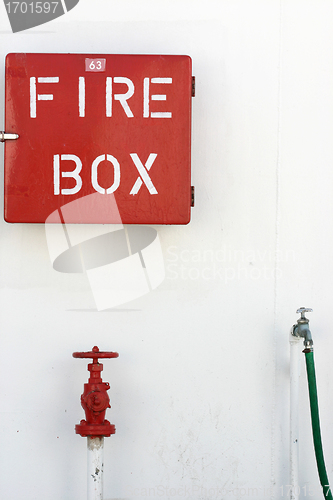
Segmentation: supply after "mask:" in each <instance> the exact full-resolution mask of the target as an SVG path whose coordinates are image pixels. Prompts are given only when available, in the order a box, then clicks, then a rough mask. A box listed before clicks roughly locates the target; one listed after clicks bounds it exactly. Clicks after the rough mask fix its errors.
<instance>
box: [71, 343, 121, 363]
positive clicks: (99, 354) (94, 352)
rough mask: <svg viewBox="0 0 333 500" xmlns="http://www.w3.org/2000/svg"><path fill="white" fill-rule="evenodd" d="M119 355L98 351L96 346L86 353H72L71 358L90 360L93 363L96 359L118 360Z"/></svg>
mask: <svg viewBox="0 0 333 500" xmlns="http://www.w3.org/2000/svg"><path fill="white" fill-rule="evenodd" d="M118 356H119V354H118V353H117V352H112V351H100V350H99V348H98V347H97V345H95V347H93V348H92V350H91V351H87V352H73V358H92V359H93V360H94V362H96V361H97V360H98V358H118Z"/></svg>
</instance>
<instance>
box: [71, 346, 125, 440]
mask: <svg viewBox="0 0 333 500" xmlns="http://www.w3.org/2000/svg"><path fill="white" fill-rule="evenodd" d="M118 356H119V354H118V353H117V352H106V351H100V350H99V349H98V347H97V346H95V347H93V348H92V351H90V352H73V358H92V359H93V362H92V363H90V364H88V370H89V371H90V378H89V380H88V383H86V384H84V390H83V394H82V396H81V405H82V408H83V409H84V411H85V414H86V420H81V422H80V423H79V424H77V425H76V426H75V432H76V434H80V435H81V436H83V437H87V436H92V437H97V436H110V435H111V434H114V433H115V432H116V428H115V426H114V425H113V424H110V422H109V421H108V420H106V419H105V413H106V409H107V408H111V406H110V398H109V395H108V393H107V392H106V391H108V390H109V389H110V385H109V384H108V382H103V380H102V377H101V372H102V370H103V365H102V364H101V363H99V362H98V358H118Z"/></svg>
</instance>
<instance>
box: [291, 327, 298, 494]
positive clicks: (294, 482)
mask: <svg viewBox="0 0 333 500" xmlns="http://www.w3.org/2000/svg"><path fill="white" fill-rule="evenodd" d="M290 337H291V338H290V499H291V500H297V499H298V498H299V495H300V490H299V483H298V470H299V459H298V434H299V425H298V408H299V404H298V395H299V355H300V354H299V352H300V343H299V341H300V339H299V338H297V337H293V336H292V335H291V336H290Z"/></svg>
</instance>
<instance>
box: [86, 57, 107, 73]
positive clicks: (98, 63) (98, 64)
mask: <svg viewBox="0 0 333 500" xmlns="http://www.w3.org/2000/svg"><path fill="white" fill-rule="evenodd" d="M105 64H106V59H89V58H88V57H87V58H86V71H92V72H94V73H96V72H97V71H105Z"/></svg>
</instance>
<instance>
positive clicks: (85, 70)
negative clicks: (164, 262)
mask: <svg viewBox="0 0 333 500" xmlns="http://www.w3.org/2000/svg"><path fill="white" fill-rule="evenodd" d="M192 95H193V89H192V65H191V58H190V57H188V56H178V55H177V56H172V55H170V56H163V55H110V54H103V55H95V54H93V55H92V54H89V55H87V54H21V53H19V54H8V55H7V57H6V108H5V131H6V133H15V134H18V135H19V137H18V139H16V140H10V141H6V143H5V198H4V199H5V220H6V221H7V222H27V223H44V222H45V221H46V219H48V220H49V221H50V222H52V220H53V221H54V222H57V221H58V222H59V219H60V220H61V218H62V211H63V210H64V207H65V206H66V205H68V204H70V203H71V205H70V206H71V207H73V206H75V203H73V202H75V201H76V200H78V199H80V201H79V202H78V205H77V206H78V207H79V208H78V209H76V210H69V211H68V210H67V217H66V222H69V223H102V224H104V223H119V221H120V220H121V222H122V223H124V224H187V223H188V222H189V221H190V210H191V203H192V190H191V97H192ZM92 194H94V195H95V196H93V197H91V196H89V195H92ZM85 197H87V207H86V208H84V203H85V200H84V198H85ZM92 200H96V201H93V202H92ZM109 200H110V203H109ZM115 204H116V207H117V210H114V205H115ZM109 206H110V207H112V208H110V210H109V209H108V207H109ZM82 207H83V208H82ZM54 212H55V213H57V214H58V213H59V217H53V218H52V217H49V216H50V215H51V214H52V213H54ZM119 219H120V220H119Z"/></svg>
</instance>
